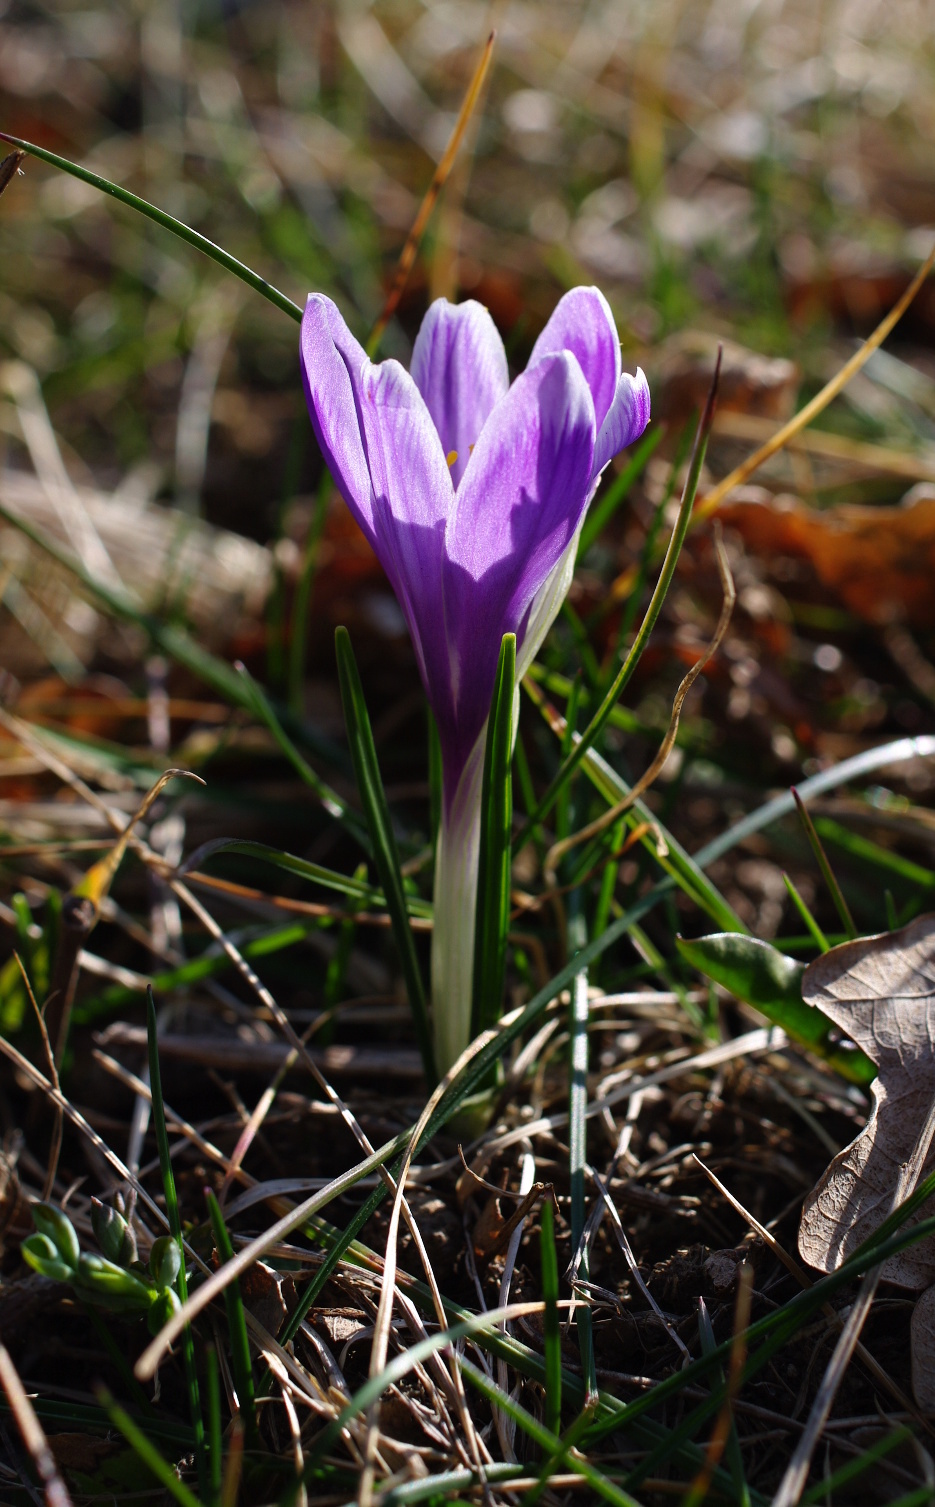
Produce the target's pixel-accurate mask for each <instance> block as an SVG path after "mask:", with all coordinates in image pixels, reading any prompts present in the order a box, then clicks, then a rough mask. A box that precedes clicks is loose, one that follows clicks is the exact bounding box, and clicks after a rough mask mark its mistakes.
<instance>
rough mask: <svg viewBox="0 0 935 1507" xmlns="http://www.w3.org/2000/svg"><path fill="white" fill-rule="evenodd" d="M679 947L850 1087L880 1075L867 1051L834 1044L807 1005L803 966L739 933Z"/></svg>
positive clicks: (829, 1028) (828, 1027)
mask: <svg viewBox="0 0 935 1507" xmlns="http://www.w3.org/2000/svg"><path fill="white" fill-rule="evenodd" d="M676 946H677V947H678V950H679V952H680V953H681V955H682V957H683V958H684V959H685V961H686V962H687V963H690V964H691V966H692V967H693V968H697V969H698V971H699V973H703V974H704V976H705V977H706V978H709V979H713V981H714V982H715V983H716V984H722V985H723V986H724V988H725V989H729V990H730V992H731V993H732V994H734V995H736V997H737V998H738V999H742V1000H743V1001H744V1003H745V1004H748V1005H753V1007H754V1009H756V1010H759V1011H760V1013H761V1014H762V1015H765V1016H766V1018H767V1020H771V1021H772V1022H773V1023H774V1025H777V1026H782V1028H783V1030H784V1031H786V1032H787V1034H788V1035H789V1036H791V1037H792V1039H793V1040H794V1041H799V1042H801V1043H802V1044H803V1045H804V1046H807V1047H808V1048H809V1049H810V1050H811V1051H813V1052H815V1053H816V1055H818V1056H819V1057H823V1058H824V1059H825V1061H826V1062H829V1063H831V1064H832V1065H833V1066H834V1067H835V1068H836V1069H837V1070H838V1072H839V1073H841V1074H842V1076H844V1077H846V1078H849V1079H850V1081H851V1082H852V1083H864V1084H866V1083H871V1082H872V1081H873V1079H874V1078H875V1077H876V1076H877V1071H878V1069H877V1067H876V1065H875V1063H873V1062H871V1061H870V1058H869V1057H867V1056H865V1054H864V1053H863V1052H861V1051H859V1050H854V1051H846V1052H845V1051H842V1049H841V1048H840V1047H838V1046H836V1045H835V1044H834V1043H833V1040H832V1039H831V1033H832V1032H833V1031H834V1030H835V1027H834V1025H833V1023H832V1022H831V1021H830V1020H829V1019H828V1017H827V1016H826V1015H824V1014H822V1012H821V1010H818V1009H816V1008H815V1006H814V1005H807V1004H806V1003H805V1001H804V1000H803V998H802V974H803V973H804V972H805V965H804V963H799V962H797V961H796V960H795V958H790V957H786V955H785V953H782V952H780V951H779V949H778V948H776V947H773V946H772V945H771V944H770V943H769V942H762V941H760V939H759V938H758V937H748V936H744V935H742V934H740V933H738V932H721V933H719V934H716V935H714V936H710V937H698V938H696V939H695V940H693V941H687V940H686V939H685V938H684V937H677V938H676Z"/></svg>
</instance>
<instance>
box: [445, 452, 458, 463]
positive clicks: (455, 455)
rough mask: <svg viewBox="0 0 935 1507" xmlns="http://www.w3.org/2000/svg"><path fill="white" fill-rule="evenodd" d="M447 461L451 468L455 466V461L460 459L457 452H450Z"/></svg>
mask: <svg viewBox="0 0 935 1507" xmlns="http://www.w3.org/2000/svg"><path fill="white" fill-rule="evenodd" d="M445 459H446V461H447V462H448V465H449V467H451V466H453V465H454V463H455V461H456V460H457V459H458V452H457V450H449V451H448V454H447V455H446V456H445Z"/></svg>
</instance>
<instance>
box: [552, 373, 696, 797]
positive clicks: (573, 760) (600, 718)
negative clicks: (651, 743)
mask: <svg viewBox="0 0 935 1507" xmlns="http://www.w3.org/2000/svg"><path fill="white" fill-rule="evenodd" d="M720 370H721V358H720V353H719V354H718V361H717V366H716V368H715V372H714V379H713V381H712V383H711V390H710V392H709V393H708V399H707V402H706V403H705V407H704V412H703V413H702V415H701V418H700V419H699V421H698V431H697V434H696V435H695V444H694V447H693V449H692V456H691V461H690V462H689V467H688V475H687V477H686V478H685V487H684V490H683V492H682V501H681V504H680V506H679V513H678V518H677V519H676V522H675V527H674V529H673V530H672V537H671V539H670V540H669V547H668V549H667V550H666V554H665V559H664V560H663V562H662V568H661V570H660V572H659V579H658V581H657V582H656V589H655V591H654V592H653V594H652V597H651V598H650V602H649V606H648V607H647V609H646V613H645V615H644V617H643V621H642V623H641V624H640V628H639V632H638V633H637V635H636V638H635V639H634V640H633V644H632V647H631V649H630V652H629V654H628V655H627V657H626V659H625V660H624V662H623V664H622V665H621V667H620V670H619V672H618V673H617V675H616V676H615V677H614V680H613V683H612V685H611V686H610V689H609V690H608V692H607V695H606V696H605V697H604V700H603V701H602V702H601V704H600V706H599V707H598V709H597V711H596V712H595V713H594V716H593V717H592V718H591V721H590V722H589V723H588V726H587V728H586V729H585V731H584V732H583V733H582V735H581V738H580V740H579V741H578V742H577V743H576V745H575V747H574V748H573V749H572V751H571V753H570V754H569V755H568V757H567V758H566V759H565V760H564V761H563V762H562V765H561V768H560V769H559V771H558V773H557V774H556V775H555V777H554V779H552V780H551V782H550V784H549V787H548V789H547V790H546V792H545V795H544V796H543V797H542V799H541V800H540V802H539V805H538V808H537V810H536V812H535V815H534V817H533V818H532V821H531V822H530V825H533V824H534V823H535V822H538V821H541V820H542V818H543V817H544V816H546V815H547V813H548V812H549V811H550V810H551V809H552V806H553V804H554V802H555V800H556V798H557V796H558V793H559V791H560V790H561V789H562V787H563V786H564V785H565V784H566V783H567V781H568V780H569V779H570V778H571V776H572V774H573V773H574V771H575V770H576V769H577V768H578V765H579V764H580V763H581V761H582V759H583V758H584V756H585V754H586V753H587V751H588V749H589V748H590V747H591V745H592V744H593V743H594V741H595V739H596V738H598V737H599V736H600V734H601V733H602V732H603V730H604V727H605V726H606V724H607V720H608V718H609V717H610V714H611V712H612V711H613V708H614V705H615V703H616V702H617V700H618V698H619V697H620V696H621V695H622V694H623V692H624V690H625V689H626V687H627V685H628V683H629V681H630V678H631V676H632V675H633V672H634V670H635V669H636V667H637V665H638V664H639V662H640V660H641V659H642V657H643V650H644V649H645V648H646V645H647V643H648V642H649V636H650V634H651V633H652V631H653V628H654V627H655V625H656V619H657V618H658V616H659V613H660V611H661V610H662V604H663V602H664V601H665V599H666V596H667V595H668V591H669V587H670V586H671V584H672V577H673V576H674V574H675V567H676V565H677V564H678V559H679V555H680V554H681V553H682V545H683V544H684V543H685V536H686V534H687V533H688V526H689V524H690V522H691V516H692V508H693V507H694V505H695V495H696V493H697V491H698V483H699V481H700V480H701V468H702V466H703V465H704V458H705V452H706V450H707V448H708V439H709V436H710V434H711V425H712V424H713V422H714V408H715V403H716V401H717V387H718V379H719V376H720Z"/></svg>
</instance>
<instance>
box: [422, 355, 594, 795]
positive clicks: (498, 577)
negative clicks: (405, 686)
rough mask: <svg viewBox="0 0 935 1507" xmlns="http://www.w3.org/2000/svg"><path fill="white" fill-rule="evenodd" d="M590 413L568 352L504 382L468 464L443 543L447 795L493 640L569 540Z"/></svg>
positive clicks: (474, 731)
mask: <svg viewBox="0 0 935 1507" xmlns="http://www.w3.org/2000/svg"><path fill="white" fill-rule="evenodd" d="M594 430H595V425H594V405H593V403H592V400H591V394H590V390H589V388H588V385H587V383H586V382H585V380H584V378H583V376H582V373H581V368H580V367H579V365H578V363H577V361H576V360H575V359H574V357H573V356H571V355H570V354H569V353H568V352H560V353H558V354H556V355H551V356H546V357H544V358H543V359H542V360H541V361H537V362H536V363H535V364H534V365H533V366H531V367H529V368H528V369H527V370H526V371H525V372H524V373H523V375H522V376H521V377H519V378H518V379H517V381H516V382H514V384H513V386H512V387H511V389H510V391H509V393H508V395H507V397H506V398H505V399H504V400H503V402H502V403H501V404H499V405H498V407H497V408H496V409H495V411H494V412H493V414H491V416H490V419H489V420H488V422H487V424H486V426H485V428H484V431H483V433H482V435H481V438H480V440H479V441H478V443H477V446H476V447H475V449H474V452H473V454H472V456H471V459H470V462H469V463H468V467H467V470H466V472H465V475H464V480H463V481H462V484H461V486H460V488H459V490H458V493H457V497H456V501H455V507H454V512H453V515H452V517H451V519H450V520H449V523H448V528H447V532H446V560H445V581H444V601H445V613H446V623H447V635H448V642H449V645H450V653H451V679H452V690H453V698H454V700H453V707H452V711H453V716H454V721H453V723H451V724H445V723H443V721H442V719H439V731H440V733H441V736H442V746H443V750H444V753H445V788H446V794H450V793H451V791H452V789H453V787H454V785H455V784H456V783H457V780H458V778H459V777H460V773H461V769H462V767H463V764H464V761H465V759H466V758H467V756H468V755H469V753H470V751H471V748H472V747H473V744H474V742H475V741H476V739H477V736H478V734H479V732H480V729H481V728H482V727H483V724H484V721H485V719H486V717H487V713H488V710H489V706H490V697H491V694H492V690H493V682H494V676H495V674H496V665H497V655H498V654H499V651H500V641H501V638H502V636H503V634H504V633H509V632H522V631H523V630H524V629H525V626H526V617H527V614H528V611H529V607H530V604H531V602H532V600H533V598H534V596H535V595H536V592H537V591H538V590H539V588H540V587H541V586H542V584H543V582H544V581H545V580H546V578H547V577H548V575H549V573H550V571H551V570H552V569H553V567H554V566H555V564H556V562H557V561H558V560H559V558H560V557H561V555H562V553H563V551H564V550H565V549H566V547H567V545H568V543H569V541H570V540H571V539H572V537H573V536H574V533H575V530H576V529H577V527H578V525H579V523H580V521H581V516H582V514H583V512H584V509H585V507H586V506H587V501H588V497H589V493H590V484H591V470H592V462H593V455H594Z"/></svg>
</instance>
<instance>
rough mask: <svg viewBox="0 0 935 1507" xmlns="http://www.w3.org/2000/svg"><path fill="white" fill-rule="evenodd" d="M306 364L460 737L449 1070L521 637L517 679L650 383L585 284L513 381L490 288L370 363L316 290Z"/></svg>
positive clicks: (444, 900) (641, 420) (444, 853)
mask: <svg viewBox="0 0 935 1507" xmlns="http://www.w3.org/2000/svg"><path fill="white" fill-rule="evenodd" d="M301 349H302V372H303V379H304V383H305V394H306V399H307V401H308V408H309V413H310V415H311V419H312V425H313V427H314V430H315V434H316V437H317V439H318V443H319V445H320V446H321V449H322V452H323V454H324V457H325V459H326V461H327V463H328V465H329V467H330V469H331V472H332V475H333V476H334V479H335V481H336V483H337V485H338V488H339V490H340V492H341V494H342V496H343V497H344V499H345V501H346V502H347V504H348V506H349V507H350V509H351V512H352V513H353V514H354V517H355V518H356V520H357V522H358V523H359V524H360V527H361V528H362V529H363V531H364V533H365V534H366V536H367V538H368V540H369V541H370V544H371V545H372V547H373V550H374V552H375V554H376V555H377V557H378V559H379V560H380V563H381V564H382V566H383V568H384V570H385V571H386V574H387V576H388V578H389V581H390V584H391V586H392V587H393V590H394V591H395V593H396V596H397V598H398V600H399V604H400V606H401V608H402V610H403V613H404V615H405V618H406V622H407V624H408V627H409V632H410V634H411V636H412V642H413V646H414V648H415V652H416V657H417V660H418V664H419V671H420V674H421V676H422V683H423V685H424V686H425V691H426V695H427V696H428V699H429V702H430V704H431V707H432V710H433V712H434V714H435V719H436V722H437V724H438V731H439V736H440V739H441V748H442V762H443V771H444V799H443V810H442V821H441V830H440V833H439V845H438V853H437V855H436V870H435V926H434V932H433V943H432V986H433V988H432V993H433V1009H434V1027H435V1047H436V1056H437V1060H438V1066H439V1067H440V1068H441V1069H442V1070H443V1071H444V1070H445V1069H446V1068H447V1067H449V1066H450V1065H451V1063H452V1062H454V1061H455V1060H456V1059H457V1057H458V1056H459V1055H460V1053H461V1052H462V1051H463V1049H464V1047H465V1046H466V1045H467V1043H468V1039H469V1031H470V1011H471V972H472V967H473V946H474V902H475V895H476V888H477V860H478V839H479V830H480V776H481V772H482V762H483V746H484V731H485V727H486V722H487V714H488V711H489V708H490V699H491V696H492V694H493V684H494V678H495V674H496V667H497V658H498V655H499V652H500V642H501V639H502V637H503V635H504V633H515V634H516V636H517V679H519V678H520V677H521V676H522V674H524V673H525V671H526V669H527V668H528V666H529V664H530V663H531V662H532V659H533V658H534V656H535V654H536V652H537V651H538V649H539V646H540V645H541V643H542V640H543V638H544V637H545V634H546V633H547V631H548V629H549V627H550V625H551V623H552V621H553V619H554V618H555V615H556V613H557V612H558V609H559V607H560V606H561V603H562V601H563V599H564V597H565V595H566V593H567V591H568V587H569V585H570V583H571V575H572V571H573V568H574V559H575V552H576V549H577V540H578V533H579V530H580V528H581V524H582V522H583V519H584V515H585V512H586V510H587V506H588V503H589V502H590V500H591V497H592V496H593V493H594V490H595V487H596V485H597V481H598V478H599V476H600V473H601V471H602V470H603V468H604V467H605V466H606V464H607V462H608V461H609V460H610V459H611V458H612V457H613V456H614V455H616V454H617V452H618V451H619V450H621V449H623V448H624V446H626V445H629V444H631V443H632V441H633V440H635V439H637V438H638V437H639V435H641V434H642V432H643V430H644V429H645V427H646V425H647V423H648V421H649V389H648V387H647V384H646V378H645V377H644V376H643V373H642V372H641V371H639V370H638V371H637V374H636V376H635V377H631V376H629V375H628V374H627V373H625V372H624V373H621V362H620V343H619V340H618V338H617V330H616V326H615V324H614V318H613V315H612V314H611V311H610V307H609V305H608V303H607V300H606V299H605V298H604V296H603V294H602V293H600V292H599V291H598V289H597V288H574V289H573V290H572V291H571V292H570V293H566V294H565V296H564V298H562V299H561V301H560V302H559V304H558V306H557V307H556V309H555V312H554V313H553V315H552V317H551V319H550V320H549V322H548V324H547V325H546V327H545V329H544V330H543V332H542V334H541V335H540V336H539V339H538V340H537V341H536V344H535V346H534V348H533V352H532V356H531V357H530V360H529V365H528V366H527V367H526V370H525V371H524V372H523V373H522V375H521V376H519V377H517V379H516V381H515V382H514V383H513V384H512V386H511V385H510V380H509V375H508V372H507V363H506V354H505V352H504V349H503V342H502V340H501V339H500V336H499V334H498V333H497V329H496V326H495V325H494V322H493V320H492V319H491V317H490V315H489V314H488V312H487V310H486V309H484V308H483V307H482V306H481V305H480V304H478V303H475V302H473V301H471V302H467V303H462V304H450V303H448V302H447V301H446V300H445V299H439V300H438V301H437V302H436V303H433V304H432V305H431V307H430V308H429V310H428V313H427V314H426V316H425V319H424V320H423V322H422V328H421V329H420V331H419V334H418V336H417V337H416V342H415V347H414V349H413V353H412V366H411V371H410V372H407V371H406V370H405V368H404V367H402V366H401V365H400V364H399V362H398V361H384V362H382V363H380V364H374V363H373V362H371V361H370V360H369V358H368V356H367V354H366V352H365V351H364V349H363V347H362V346H361V345H359V344H358V342H357V341H356V340H355V339H354V337H353V335H352V334H351V332H350V330H349V329H348V328H347V325H346V324H345V322H344V320H343V319H342V317H341V315H340V313H339V312H338V309H337V307H336V305H335V304H334V303H333V302H332V301H331V299H329V298H325V297H324V296H323V295H321V294H312V295H311V297H310V298H309V300H308V303H307V304H306V308H305V316H304V318H303V321H302V348H301Z"/></svg>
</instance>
